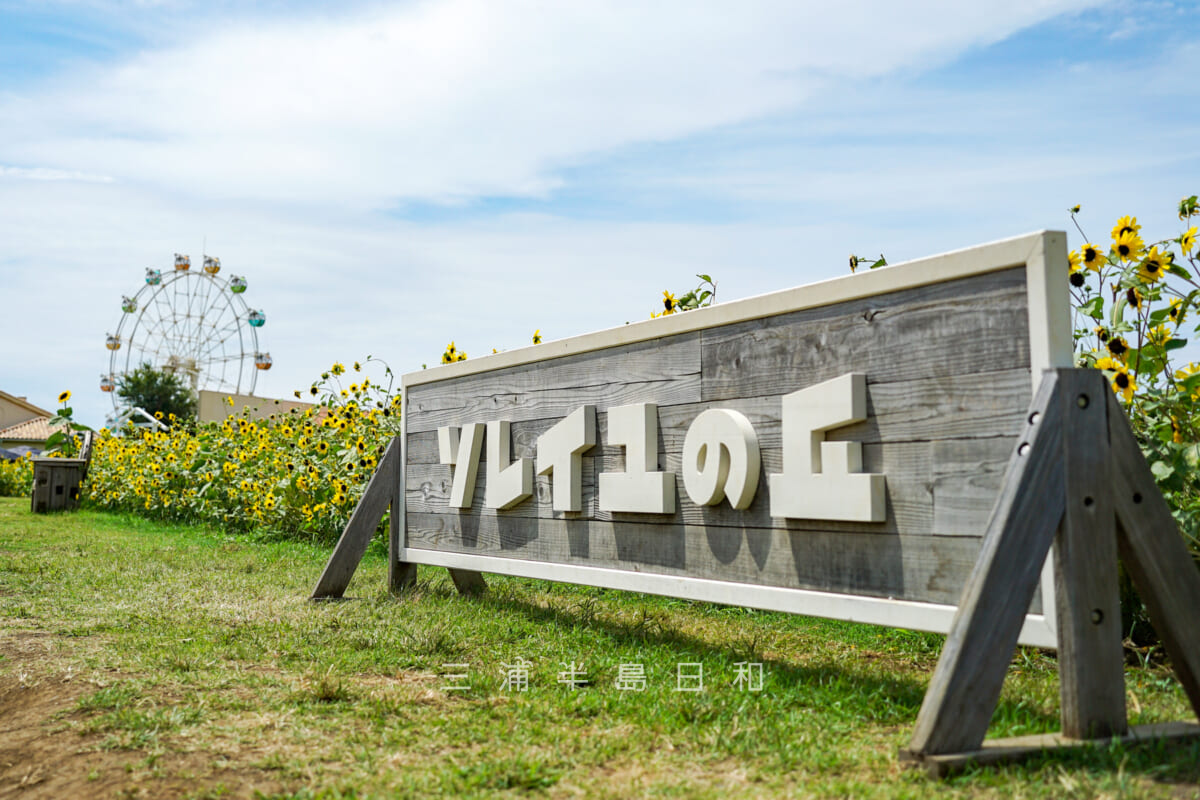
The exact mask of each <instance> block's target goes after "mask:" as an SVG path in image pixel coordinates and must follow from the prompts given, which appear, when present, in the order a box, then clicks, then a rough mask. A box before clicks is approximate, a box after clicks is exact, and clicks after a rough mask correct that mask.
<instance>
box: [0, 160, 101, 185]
mask: <svg viewBox="0 0 1200 800" xmlns="http://www.w3.org/2000/svg"><path fill="white" fill-rule="evenodd" d="M4 178H11V179H15V180H27V181H82V182H84V183H112V181H113V179H112V178H111V177H109V176H108V175H92V174H89V173H87V172H80V171H79V170H66V169H48V168H46V167H34V168H26V167H6V166H4V165H3V164H0V179H4Z"/></svg>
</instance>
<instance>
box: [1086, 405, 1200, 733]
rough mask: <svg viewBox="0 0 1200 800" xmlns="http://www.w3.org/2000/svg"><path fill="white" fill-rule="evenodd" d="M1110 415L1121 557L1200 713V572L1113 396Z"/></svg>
mask: <svg viewBox="0 0 1200 800" xmlns="http://www.w3.org/2000/svg"><path fill="white" fill-rule="evenodd" d="M1108 419H1109V423H1108V428H1109V439H1110V441H1111V443H1112V451H1113V477H1114V480H1113V485H1114V489H1115V491H1114V493H1113V496H1114V501H1115V505H1116V508H1117V521H1118V528H1117V544H1118V546H1119V547H1120V551H1121V559H1122V561H1123V562H1124V564H1125V568H1126V569H1127V570H1129V574H1130V576H1132V578H1133V584H1134V586H1136V587H1137V590H1138V593H1139V594H1140V595H1141V597H1142V600H1143V601H1144V602H1145V603H1146V608H1147V610H1148V611H1149V612H1150V621H1151V622H1153V623H1154V629H1155V630H1156V631H1157V632H1158V635H1159V637H1161V638H1162V642H1163V646H1164V648H1165V649H1166V651H1167V656H1168V657H1169V658H1170V659H1171V666H1172V668H1173V669H1174V670H1175V675H1176V676H1177V677H1178V678H1179V682H1180V684H1182V685H1183V690H1184V691H1185V692H1186V693H1187V696H1188V699H1189V700H1190V701H1191V703H1192V710H1193V712H1195V714H1196V715H1197V716H1198V717H1200V571H1198V570H1197V569H1196V564H1195V562H1193V560H1192V557H1191V554H1190V553H1189V552H1188V549H1187V546H1186V545H1185V544H1184V543H1183V537H1181V536H1180V535H1179V526H1178V524H1177V523H1176V522H1175V518H1174V517H1173V516H1172V515H1171V509H1170V508H1169V507H1168V506H1167V503H1166V500H1164V499H1163V496H1162V494H1161V493H1160V492H1159V490H1158V485H1157V484H1156V483H1155V481H1154V475H1153V474H1152V473H1151V472H1150V468H1149V466H1147V464H1146V459H1145V458H1144V457H1143V456H1142V451H1141V449H1140V448H1139V447H1138V444H1137V440H1136V439H1135V438H1134V436H1133V431H1131V430H1130V428H1129V422H1128V420H1126V418H1125V412H1124V410H1123V409H1122V408H1121V406H1120V404H1119V403H1117V401H1116V398H1115V397H1111V396H1110V402H1109V413H1108Z"/></svg>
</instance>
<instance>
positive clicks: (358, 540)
mask: <svg viewBox="0 0 1200 800" xmlns="http://www.w3.org/2000/svg"><path fill="white" fill-rule="evenodd" d="M399 480H400V439H399V437H397V438H395V439H392V441H391V442H390V443H389V444H388V446H387V450H385V451H384V454H383V458H382V459H380V461H379V466H378V467H377V468H376V469H375V474H374V475H372V476H371V480H370V481H369V482H368V483H367V488H366V489H365V490H364V491H363V496H362V497H361V498H359V501H358V505H356V506H355V507H354V513H353V514H351V515H350V521H349V522H347V523H346V528H345V530H343V531H342V535H341V537H340V538H339V539H338V543H337V546H336V547H334V549H333V555H331V556H330V557H329V561H328V563H326V564H325V569H324V571H322V573H321V577H320V578H319V579H318V580H317V585H316V587H315V588H314V589H313V592H312V596H311V598H310V599H312V600H326V599H335V598H338V597H341V596H342V595H343V594H344V593H345V591H346V587H347V586H349V585H350V579H351V578H352V577H354V571H355V570H356V569H358V563H359V562H360V561H362V557H363V554H364V553H366V552H367V545H369V544H370V543H371V537H372V536H374V535H375V529H376V528H377V527H379V521H380V520H381V519H383V514H384V512H385V511H387V509H388V506H389V505H392V501H393V498H394V496H395V487H396V485H397V484H398V483H399ZM396 507H398V506H393V508H396ZM393 516H395V515H393Z"/></svg>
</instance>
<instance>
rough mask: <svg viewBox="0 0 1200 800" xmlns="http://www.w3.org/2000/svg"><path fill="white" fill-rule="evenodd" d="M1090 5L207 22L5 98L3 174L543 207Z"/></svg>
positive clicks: (272, 195)
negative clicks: (675, 152)
mask: <svg viewBox="0 0 1200 800" xmlns="http://www.w3.org/2000/svg"><path fill="white" fill-rule="evenodd" d="M1094 4H1095V3H1094V2H1092V1H1090V0H1009V1H1008V2H972V3H962V2H959V0H925V1H924V2H919V3H893V2H873V1H871V0H856V1H855V2H844V3H839V4H836V5H835V4H828V3H823V2H816V0H812V1H811V2H772V1H770V0H758V2H746V3H741V4H738V6H737V8H736V11H735V10H733V7H732V6H728V5H724V4H721V5H717V4H712V5H705V4H695V3H691V2H686V3H685V2H663V3H651V4H647V3H625V4H616V3H612V2H600V1H599V0H597V2H574V3H544V2H538V1H537V0H512V1H511V2H495V1H494V0H437V2H422V3H413V4H407V5H404V6H401V7H399V8H392V9H380V10H374V11H371V12H367V13H359V14H358V15H357V16H354V17H353V18H349V19H332V20H331V19H324V18H322V19H312V20H309V21H301V22H290V21H276V22H273V23H270V24H263V23H261V22H257V21H256V22H255V23H254V24H253V25H251V24H246V25H243V26H237V25H234V26H231V27H209V28H208V29H206V30H201V32H200V34H199V35H198V37H197V38H196V40H194V42H192V43H189V44H186V45H182V46H175V47H170V48H168V49H163V50H150V51H147V52H143V53H140V54H138V55H136V56H133V57H131V58H129V59H127V60H125V61H123V62H121V63H119V64H117V65H115V66H108V67H101V68H97V69H96V70H95V71H94V74H69V75H65V76H62V78H61V79H60V81H59V82H58V83H57V84H55V85H53V86H50V87H42V88H35V89H27V90H26V93H25V94H23V95H22V96H20V97H9V98H8V99H7V100H5V101H2V102H0V127H2V129H3V130H4V131H5V132H4V133H3V134H0V160H2V161H4V162H7V163H10V164H15V165H23V166H25V167H28V168H35V169H36V168H43V169H52V170H62V171H68V172H69V171H82V172H86V173H89V174H90V173H102V174H105V175H112V176H114V177H116V178H117V179H119V180H127V181H138V182H150V183H154V184H158V185H167V186H174V187H177V188H178V189H179V190H181V191H188V192H193V193H203V194H206V195H209V196H215V197H258V198H269V199H273V200H285V201H292V202H296V201H298V202H301V203H305V204H309V203H311V204H317V205H321V204H327V203H342V204H351V205H354V206H359V207H362V206H366V207H377V206H380V205H386V204H388V203H390V202H391V201H393V200H394V199H396V198H423V199H434V200H439V201H454V200H459V199H463V198H471V197H477V196H538V195H544V194H545V193H547V192H548V191H550V190H551V189H553V188H554V187H555V186H556V185H558V178H557V177H556V175H555V169H556V168H558V167H560V166H562V165H564V164H568V163H571V162H572V161H573V160H577V159H579V158H580V157H582V156H584V155H586V154H589V153H595V152H599V151H605V150H608V149H611V148H615V147H620V146H622V145H625V144H628V143H631V142H646V141H661V140H670V139H675V138H679V137H683V136H687V135H689V134H692V133H695V132H697V131H703V130H706V129H711V128H713V127H714V126H720V125H728V124H732V123H737V122H741V121H744V120H747V119H752V118H755V117H760V116H763V115H767V114H771V113H775V112H778V111H780V110H783V109H789V108H794V107H796V106H797V105H798V104H800V103H801V102H803V100H804V99H805V98H806V97H807V96H809V94H810V93H811V92H812V91H813V90H814V89H816V88H818V87H820V86H822V85H823V84H824V83H825V82H826V81H828V80H829V79H831V78H836V79H856V78H863V77H870V76H879V75H885V74H888V73H890V72H893V71H895V70H898V69H906V68H913V67H916V66H921V65H927V64H930V63H935V62H938V61H940V60H944V59H947V58H949V57H952V56H953V55H955V54H957V53H959V52H961V51H962V50H964V49H965V48H968V47H971V46H975V45H979V44H985V43H989V42H994V41H997V40H1000V39H1002V38H1004V37H1006V36H1008V35H1010V34H1011V33H1012V32H1014V31H1016V30H1019V29H1021V28H1023V27H1025V26H1028V25H1031V24H1034V23H1036V22H1039V21H1041V20H1044V19H1046V18H1049V17H1051V16H1054V15H1057V14H1060V13H1063V12H1065V11H1071V10H1074V9H1079V8H1082V7H1085V6H1088V5H1094Z"/></svg>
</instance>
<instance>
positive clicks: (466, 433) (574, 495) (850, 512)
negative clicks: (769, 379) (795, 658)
mask: <svg viewBox="0 0 1200 800" xmlns="http://www.w3.org/2000/svg"><path fill="white" fill-rule="evenodd" d="M780 416H781V420H782V430H783V471H782V472H780V473H778V474H773V475H770V476H769V480H768V486H769V492H770V509H771V512H770V514H771V516H772V517H776V518H780V519H810V520H843V521H852V522H883V521H885V520H886V519H887V504H886V478H885V476H884V475H880V474H872V473H864V472H863V459H862V443H861V442H827V441H825V433H826V432H827V431H830V430H833V429H835V428H840V427H843V426H845V425H850V424H853V423H856V422H863V421H865V420H866V419H867V379H866V375H863V374H862V373H848V374H846V375H842V376H840V377H837V378H833V379H831V380H827V381H824V382H822V383H819V384H816V385H814V386H810V387H808V388H805V389H800V390H798V391H795V392H792V393H791V394H787V395H784V396H783V398H782V408H781V415H780ZM484 428H485V426H484V424H483V423H479V422H474V423H468V424H466V425H464V426H462V427H461V428H459V427H453V426H442V427H440V428H438V451H439V456H440V458H441V463H442V464H445V465H448V466H450V467H453V470H452V476H453V477H452V483H451V491H450V502H449V505H450V507H451V508H457V509H462V510H466V509H470V508H471V505H472V503H473V501H474V487H475V482H476V477H477V475H478V472H479V461H480V454H481V450H482V447H481V442H482V439H483V438H484ZM486 431H487V433H486V439H487V471H486V476H487V477H486V482H485V487H486V499H485V501H484V506H485V507H486V508H490V509H496V510H505V509H511V508H515V507H517V506H519V505H520V504H521V503H523V502H525V501H526V500H528V499H530V498H531V497H532V496H533V479H534V472H535V471H536V473H537V474H538V475H546V476H549V478H550V480H551V482H552V486H553V495H552V496H553V508H554V510H555V511H576V512H577V511H580V510H581V508H582V491H581V486H582V479H583V460H582V455H583V453H584V452H586V451H587V450H589V449H590V448H592V447H593V446H595V445H596V443H597V438H596V407H595V406H593V405H584V406H580V407H579V408H578V409H576V410H575V411H573V412H572V413H571V414H569V415H568V416H567V417H565V418H564V419H562V420H561V421H559V422H558V423H557V424H555V425H554V426H553V427H551V428H550V429H549V430H548V431H546V432H545V433H543V434H542V435H541V436H539V437H538V439H537V455H536V467H535V459H534V458H528V457H524V458H518V459H516V460H515V461H514V460H513V459H512V458H511V455H510V444H511V423H510V422H508V421H504V420H498V421H497V420H493V421H491V422H488V423H487V424H486ZM605 444H607V445H610V446H618V447H621V448H623V449H624V451H625V470H624V471H623V472H601V473H600V474H599V476H598V497H597V503H598V505H599V507H600V508H601V509H602V510H604V511H617V512H625V513H632V514H673V513H675V506H676V503H675V499H676V497H675V496H676V489H675V486H676V483H675V475H674V474H673V473H671V472H666V471H661V470H659V469H658V455H657V454H658V406H657V405H656V404H654V403H634V404H631V405H622V406H614V407H612V408H609V409H608V440H607V441H606V442H605ZM761 469H762V460H761V456H760V453H759V447H758V435H757V434H756V432H755V430H754V426H753V425H752V424H751V422H750V420H749V419H748V418H747V417H746V416H745V415H744V414H742V413H741V412H738V411H735V410H732V409H724V408H711V409H708V410H705V411H703V412H701V413H700V414H699V415H698V416H697V417H696V418H695V420H693V421H692V423H691V425H690V426H688V429H687V433H686V435H685V437H684V441H683V458H682V463H681V470H682V473H683V485H684V488H685V490H686V491H687V495H688V497H689V498H690V499H691V501H692V502H693V503H695V504H696V505H698V506H715V505H720V504H721V503H722V502H723V501H725V500H728V501H729V504H730V505H731V506H732V507H733V508H735V509H739V510H743V509H746V508H749V506H750V503H751V502H752V501H753V500H754V495H755V492H756V491H757V489H758V482H759V474H760V471H761Z"/></svg>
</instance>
